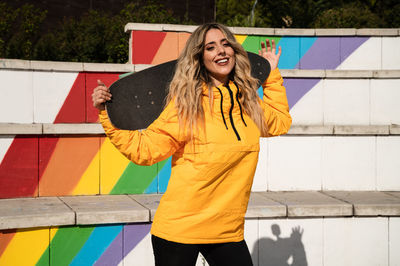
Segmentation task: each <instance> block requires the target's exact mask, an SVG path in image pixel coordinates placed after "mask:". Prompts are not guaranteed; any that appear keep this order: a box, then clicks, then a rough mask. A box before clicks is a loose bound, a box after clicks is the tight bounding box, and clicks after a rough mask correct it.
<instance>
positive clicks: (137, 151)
mask: <svg viewBox="0 0 400 266" xmlns="http://www.w3.org/2000/svg"><path fill="white" fill-rule="evenodd" d="M99 118H100V122H101V124H102V126H103V128H104V131H105V133H106V135H107V137H108V138H109V139H110V141H111V143H112V144H113V145H114V146H115V147H116V148H117V149H118V150H119V151H120V152H121V153H122V154H123V155H124V156H125V157H127V158H128V159H129V160H131V161H132V162H134V163H136V164H139V165H152V164H155V163H157V162H160V161H162V160H165V159H167V158H168V157H170V156H171V155H172V154H173V153H175V151H176V150H178V149H179V148H180V147H181V146H182V145H183V143H184V141H183V137H182V136H181V134H180V132H179V122H178V117H177V113H176V111H175V108H174V107H173V102H172V101H171V103H170V104H168V106H167V107H166V108H165V109H164V111H163V112H162V113H161V115H160V116H159V117H158V118H157V119H156V120H155V121H154V122H153V123H152V124H151V125H150V126H149V127H148V128H147V129H145V130H122V129H117V128H115V127H114V126H113V125H112V124H111V121H110V120H109V118H108V115H107V111H101V112H100V114H99Z"/></svg>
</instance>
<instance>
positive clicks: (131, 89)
mask: <svg viewBox="0 0 400 266" xmlns="http://www.w3.org/2000/svg"><path fill="white" fill-rule="evenodd" d="M247 54H248V57H249V60H250V64H251V69H252V71H251V75H252V76H253V77H254V78H256V79H258V81H259V86H260V85H261V84H262V83H263V82H264V81H265V80H266V79H267V77H268V75H269V72H270V69H271V67H270V65H269V62H268V61H267V60H266V59H264V58H263V57H261V56H259V55H257V54H254V53H250V52H248V53H247ZM176 63H177V60H173V61H169V62H166V63H163V64H160V65H156V66H153V67H150V68H147V69H145V70H142V71H139V72H135V73H132V74H130V75H128V76H125V77H123V78H121V79H119V80H117V81H116V82H114V83H113V84H112V85H111V86H110V87H109V89H110V92H111V94H112V99H111V100H110V101H108V102H106V108H107V113H108V116H109V118H110V120H111V123H112V124H113V125H114V126H115V127H117V128H119V129H127V130H137V129H145V128H147V127H148V126H149V125H150V124H151V123H152V122H153V121H154V120H155V119H157V117H158V116H159V115H160V114H161V112H162V110H163V108H164V105H165V98H166V96H167V93H168V91H167V90H168V85H169V82H170V81H171V80H172V78H173V75H174V71H175V66H176Z"/></svg>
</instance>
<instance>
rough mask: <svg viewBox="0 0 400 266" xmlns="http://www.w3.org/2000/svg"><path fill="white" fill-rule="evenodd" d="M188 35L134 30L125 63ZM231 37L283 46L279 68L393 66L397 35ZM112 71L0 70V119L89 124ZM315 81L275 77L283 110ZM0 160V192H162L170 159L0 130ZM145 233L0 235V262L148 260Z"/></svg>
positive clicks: (141, 227)
mask: <svg viewBox="0 0 400 266" xmlns="http://www.w3.org/2000/svg"><path fill="white" fill-rule="evenodd" d="M188 37H189V33H185V32H162V31H146V30H134V31H132V32H131V43H130V45H131V47H130V49H131V55H130V63H132V64H151V65H154V64H159V63H162V62H166V61H169V60H173V59H176V58H177V56H178V54H179V53H180V51H181V50H182V49H183V47H184V45H185V42H186V41H187V39H188ZM236 37H237V39H238V41H239V42H240V43H241V44H242V45H243V47H244V48H245V49H246V50H248V51H251V52H257V51H258V49H259V45H260V41H261V40H264V39H266V38H269V39H274V40H275V42H276V43H277V44H278V45H279V46H281V47H282V50H283V54H282V57H281V60H280V63H279V68H280V69H341V70H352V69H353V70H354V69H376V70H381V69H398V68H399V58H400V56H399V55H396V56H394V57H393V56H390V54H387V49H386V47H396V45H397V44H399V38H398V37H393V38H383V37H367V36H333V37H332V36H264V35H236ZM371 50H379V51H383V52H382V53H381V54H379V55H378V54H377V53H376V54H375V53H371V52H370V51H371ZM121 74H124V73H120V72H116V73H110V72H89V71H88V72H74V71H59V72H54V71H48V72H43V71H42V72H41V71H10V70H1V71H0V80H3V81H4V80H8V81H10V80H11V81H12V83H13V84H15V87H16V88H18V89H19V90H18V91H16V90H14V89H11V88H8V87H5V88H4V91H5V94H6V96H7V97H9V98H10V99H12V100H11V101H9V102H6V103H4V105H3V107H0V108H1V109H0V111H1V112H0V113H2V114H1V115H0V122H1V123H25V124H34V123H53V124H57V123H95V122H97V111H96V110H95V109H94V108H93V107H92V104H91V93H92V90H93V88H94V87H95V86H96V81H97V80H98V79H100V80H102V81H103V82H104V83H105V84H106V85H110V84H111V83H112V82H113V81H115V80H117V79H118V78H119V76H120V75H121ZM319 81H320V80H319V79H317V78H310V79H298V78H287V79H285V84H284V85H285V86H286V88H287V94H288V99H289V104H290V107H291V108H293V107H294V106H295V105H296V103H297V102H298V101H300V100H301V99H302V97H303V96H305V95H306V94H307V93H308V92H309V91H310V90H311V89H312V88H314V86H315V85H316V84H317V83H318V82H319ZM6 84H9V83H6ZM2 90H3V88H2ZM3 97H4V94H3ZM15 99H18V101H17V100H15ZM0 162H1V164H0V198H14V197H46V196H69V195H97V194H131V193H136V194H140V193H163V192H164V191H165V189H166V187H167V184H168V180H169V175H170V171H171V163H170V159H167V160H166V161H163V162H160V163H157V164H155V165H153V166H150V167H144V166H138V165H135V164H133V163H131V162H129V161H128V160H127V159H126V158H124V157H123V156H122V155H121V154H120V153H119V152H118V151H117V150H116V149H115V148H114V147H113V146H112V144H111V143H110V142H109V141H108V140H107V138H105V137H104V135H13V136H9V135H3V136H1V137H0ZM149 230H150V224H116V225H103V226H74V227H51V228H31V229H21V230H5V231H0V265H94V264H95V265H151V264H152V256H151V247H150V245H149V241H148V238H149ZM21 250H23V256H21ZM149 252H150V253H149ZM143 254H149V255H148V256H147V255H146V256H143Z"/></svg>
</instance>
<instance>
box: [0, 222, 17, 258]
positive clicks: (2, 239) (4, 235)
mask: <svg viewBox="0 0 400 266" xmlns="http://www.w3.org/2000/svg"><path fill="white" fill-rule="evenodd" d="M16 231H17V230H15V229H11V230H4V231H0V257H1V255H3V253H4V251H5V250H6V248H7V246H8V244H9V243H10V242H11V240H12V239H13V237H14V236H15V233H16Z"/></svg>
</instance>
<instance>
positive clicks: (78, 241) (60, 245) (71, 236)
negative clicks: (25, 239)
mask: <svg viewBox="0 0 400 266" xmlns="http://www.w3.org/2000/svg"><path fill="white" fill-rule="evenodd" d="M94 228H95V227H94V226H67V227H60V228H59V229H58V231H57V233H56V235H55V236H54V238H53V240H52V241H51V243H50V245H49V247H47V249H46V251H45V252H44V253H43V255H42V257H41V258H40V260H39V261H38V263H37V264H36V265H49V264H48V261H49V257H50V265H57V266H62V265H69V264H70V263H71V261H72V260H73V259H74V258H75V256H76V255H77V254H78V252H79V251H80V250H81V248H82V247H83V245H84V244H85V243H86V241H87V240H88V238H89V236H90V234H91V233H92V232H93V230H94Z"/></svg>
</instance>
